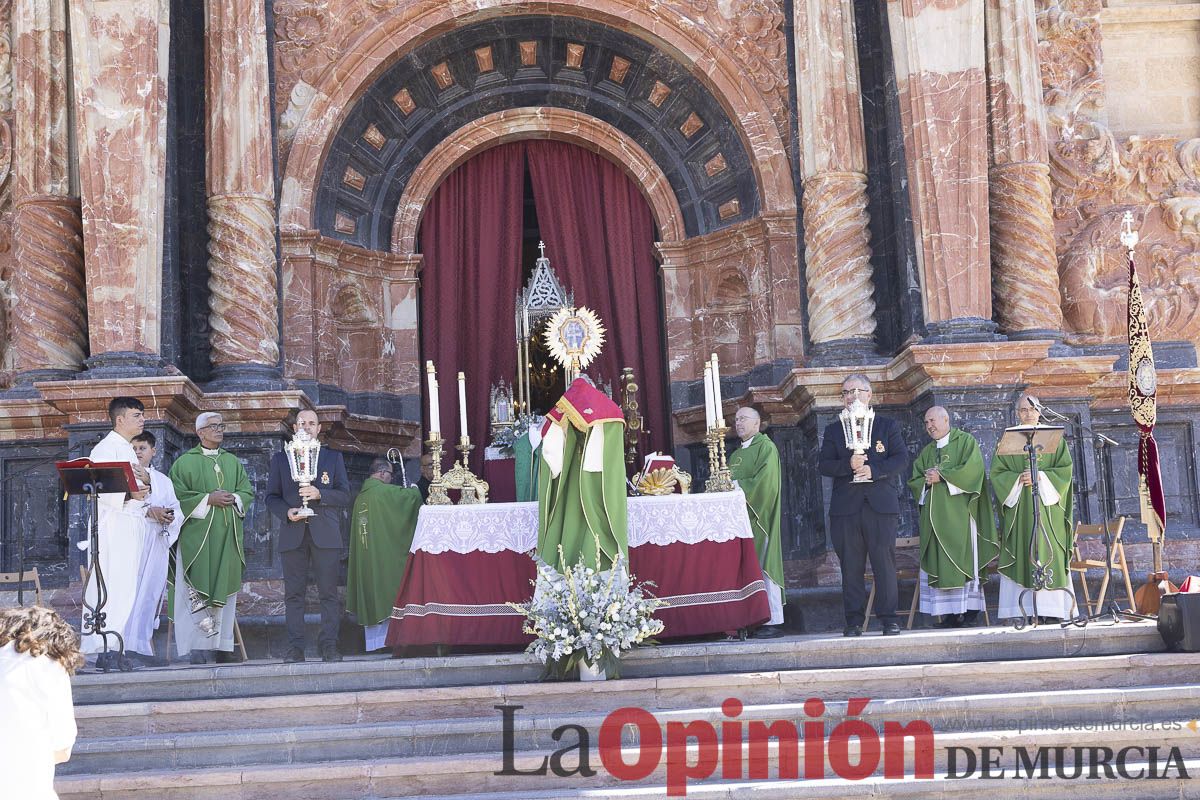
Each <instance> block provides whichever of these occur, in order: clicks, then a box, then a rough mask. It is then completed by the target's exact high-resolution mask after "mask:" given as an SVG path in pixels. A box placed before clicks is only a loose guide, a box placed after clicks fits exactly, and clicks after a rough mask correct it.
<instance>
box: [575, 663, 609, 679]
mask: <svg viewBox="0 0 1200 800" xmlns="http://www.w3.org/2000/svg"><path fill="white" fill-rule="evenodd" d="M579 680H581V681H604V680H608V674H607V673H606V672H605V671H604V668H603V667H601V666H600V665H599V664H595V665H593V666H590V667H589V666H588V665H587V664H586V663H584V662H583V661H580V662H579Z"/></svg>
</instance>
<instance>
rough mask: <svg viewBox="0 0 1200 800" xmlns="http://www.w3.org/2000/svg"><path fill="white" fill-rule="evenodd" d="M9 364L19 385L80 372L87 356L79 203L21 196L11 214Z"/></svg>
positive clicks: (68, 200)
mask: <svg viewBox="0 0 1200 800" xmlns="http://www.w3.org/2000/svg"><path fill="white" fill-rule="evenodd" d="M13 241H14V242H15V252H14V262H15V264H16V265H17V266H16V269H14V270H13V280H12V294H13V308H12V318H13V324H12V339H11V347H12V349H13V362H14V363H13V366H14V369H15V371H16V372H17V373H19V374H18V376H17V382H18V383H21V382H28V381H30V380H33V379H34V378H37V377H41V375H39V373H42V374H43V375H44V374H45V373H47V372H50V373H52V372H63V373H74V372H78V371H79V370H80V369H81V368H82V366H83V359H84V358H85V356H86V355H87V341H88V328H87V296H86V294H85V291H86V285H85V282H84V271H83V222H82V218H81V216H80V206H79V200H77V199H74V198H70V197H64V196H60V195H44V196H31V197H26V198H24V199H23V200H22V201H21V202H20V203H19V204H18V205H17V208H16V210H15V211H14V213H13Z"/></svg>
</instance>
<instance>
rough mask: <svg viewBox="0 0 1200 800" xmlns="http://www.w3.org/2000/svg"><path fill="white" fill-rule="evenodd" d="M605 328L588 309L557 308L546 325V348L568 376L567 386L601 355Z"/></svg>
mask: <svg viewBox="0 0 1200 800" xmlns="http://www.w3.org/2000/svg"><path fill="white" fill-rule="evenodd" d="M603 344H604V326H603V325H602V324H601V323H600V318H599V317H598V316H596V312H594V311H592V310H591V309H590V308H586V307H583V308H560V309H559V310H558V311H557V312H555V314H554V316H552V317H551V318H550V322H549V323H548V324H547V325H546V346H547V347H548V348H550V355H551V356H553V357H554V360H555V361H557V362H558V363H559V364H562V366H563V369H564V370H565V371H566V373H567V386H570V385H571V381H573V380H575V378H577V377H578V376H579V373H580V371H582V370H583V369H584V368H586V367H587V365H588V364H591V363H592V361H594V360H595V359H596V356H598V355H600V348H601V346H602V345H603Z"/></svg>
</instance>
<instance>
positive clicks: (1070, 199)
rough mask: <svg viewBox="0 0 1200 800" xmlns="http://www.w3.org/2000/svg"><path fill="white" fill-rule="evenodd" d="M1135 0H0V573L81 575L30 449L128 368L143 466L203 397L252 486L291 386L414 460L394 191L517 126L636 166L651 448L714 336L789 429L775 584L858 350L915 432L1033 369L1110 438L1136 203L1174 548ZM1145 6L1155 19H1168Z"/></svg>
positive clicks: (1001, 403) (78, 427) (1164, 270)
mask: <svg viewBox="0 0 1200 800" xmlns="http://www.w3.org/2000/svg"><path fill="white" fill-rule="evenodd" d="M1126 5H1127V4H1125V3H1111V4H1108V6H1112V7H1102V6H1101V3H1100V1H1099V0H1021V1H1020V2H1013V3H996V2H993V1H992V0H944V1H941V2H936V3H931V2H924V0H821V2H816V1H815V0H795V1H794V2H792V3H790V4H785V3H783V2H782V0H653V1H651V0H586V1H585V0H552V1H551V2H547V3H539V4H536V5H531V4H529V3H527V2H523V1H522V0H478V1H477V2H472V3H469V4H468V3H453V2H451V3H447V2H443V0H273V2H266V1H265V0H264V1H261V2H252V3H243V2H234V1H233V0H220V2H217V1H216V0H214V1H213V2H209V3H205V4H197V3H190V2H188V1H187V0H106V2H99V1H98V0H79V1H78V2H74V1H73V2H69V3H68V2H67V0H3V1H2V2H0V297H2V298H3V303H0V310H2V311H3V315H2V327H0V330H2V331H3V338H2V341H0V348H2V353H3V361H2V369H3V372H2V374H0V377H2V381H3V384H4V385H3V387H0V388H4V389H5V390H6V391H5V394H4V396H3V398H0V481H3V483H2V484H0V486H3V487H4V491H3V503H0V570H3V569H10V568H13V567H15V565H16V563H17V562H18V560H20V559H19V556H20V555H21V554H22V553H23V554H24V560H25V561H26V563H34V564H37V565H38V566H39V568H41V569H42V570H43V572H44V573H46V574H48V575H49V576H50V582H51V583H53V584H57V585H59V586H61V587H64V588H63V592H64V594H62V595H61V597H62V598H63V599H62V602H63V603H64V604H69V603H71V602H75V601H76V600H77V596H78V587H77V585H72V584H71V578H72V574H73V573H74V572H75V566H76V565H77V563H78V554H77V551H76V550H75V548H73V547H72V546H71V542H72V540H75V539H78V538H79V537H80V535H81V531H82V524H83V521H82V508H81V507H79V506H78V505H77V504H76V503H74V502H72V503H64V502H63V501H62V500H61V496H59V495H58V493H57V490H56V489H54V488H53V487H54V486H55V481H54V473H53V468H52V462H53V460H54V459H55V458H57V457H60V456H61V455H63V454H66V453H70V454H72V455H78V454H81V453H83V452H86V450H87V449H88V448H89V447H90V446H91V443H92V442H94V441H95V440H96V439H97V438H98V436H99V435H100V433H102V431H103V429H104V415H103V409H104V405H105V403H106V402H107V399H108V398H109V397H111V396H112V395H113V394H116V393H129V394H135V395H138V396H140V397H142V398H143V399H145V400H147V403H148V418H149V419H150V420H151V423H150V425H151V429H152V430H154V431H155V432H157V433H160V434H161V438H162V440H163V447H162V448H160V450H161V452H162V453H163V458H164V461H165V462H169V461H170V460H171V459H172V458H173V457H174V455H176V454H177V453H178V452H180V451H182V450H183V449H184V448H186V447H187V446H188V445H189V443H190V442H191V441H192V439H191V433H192V431H191V420H192V419H193V418H194V416H195V414H196V413H198V412H199V411H203V410H221V411H222V412H224V413H225V414H226V418H227V421H229V422H230V423H231V434H230V436H229V441H230V443H231V444H230V446H231V448H232V449H234V450H235V451H236V452H237V453H238V454H239V455H241V456H242V457H244V458H245V459H246V461H247V463H248V465H249V468H250V472H251V475H252V478H253V479H254V480H255V482H256V485H257V486H258V488H259V489H260V490H261V489H262V488H263V484H264V480H265V472H266V463H267V460H268V458H269V455H270V453H272V452H274V451H275V450H276V449H277V448H278V446H279V442H280V440H281V438H282V435H283V432H284V430H283V420H284V418H285V417H286V415H287V414H288V412H289V411H291V410H294V409H296V408H301V407H316V408H317V409H318V411H319V413H320V415H321V418H322V420H323V421H324V422H325V423H326V425H327V429H328V430H329V432H330V438H331V440H332V442H333V443H334V445H335V446H337V447H339V448H341V449H343V450H344V451H346V452H347V453H348V454H349V455H350V459H349V463H350V466H351V470H352V472H353V473H355V475H357V477H361V472H362V469H363V467H364V466H365V461H366V460H367V459H368V458H369V457H370V455H372V454H374V453H379V452H383V451H384V450H386V449H387V448H388V447H390V446H398V447H400V448H401V449H402V450H404V451H405V452H406V453H407V454H408V455H409V456H415V455H416V453H417V449H418V444H417V442H418V441H419V434H420V432H421V430H422V420H421V408H420V403H419V397H420V375H421V370H420V363H421V353H420V337H419V335H418V333H419V330H418V324H419V323H418V314H417V309H418V307H419V303H418V298H419V292H420V286H421V270H422V256H421V253H420V248H419V236H418V232H419V228H420V223H421V219H422V214H423V210H424V208H425V205H426V203H427V202H428V201H429V199H430V197H431V196H432V194H433V192H434V191H435V189H436V188H437V186H438V185H439V183H440V182H441V181H442V180H444V179H445V178H446V177H447V176H448V175H449V174H450V173H451V172H453V170H454V169H455V168H456V167H458V166H459V165H461V164H462V163H464V162H465V161H466V160H468V159H469V158H471V157H472V156H473V155H475V154H477V153H479V152H482V151H484V150H486V149H488V148H489V147H492V146H495V145H496V144H498V143H501V142H506V141H513V140H517V139H522V138H549V139H555V140H559V141H564V142H569V143H572V144H574V145H577V146H579V147H583V148H586V149H589V150H591V151H594V152H597V153H600V154H601V155H603V156H604V157H606V158H608V159H610V160H612V161H613V162H615V163H617V164H619V165H620V166H621V167H622V168H623V169H624V171H625V172H626V174H627V175H628V176H629V177H630V179H631V180H632V181H633V182H634V183H635V184H636V185H637V186H638V187H639V188H640V189H641V191H642V194H643V196H644V197H645V198H646V200H647V203H648V204H649V206H650V209H651V212H652V214H653V217H654V220H655V223H656V226H657V236H658V241H657V242H656V250H657V254H658V257H659V259H660V262H661V269H660V275H661V285H660V286H658V287H645V290H647V291H651V290H657V291H659V292H660V293H661V301H662V308H663V313H664V320H663V325H662V331H663V333H662V341H661V345H662V348H663V350H664V352H665V358H664V363H665V365H666V367H665V375H664V376H663V377H664V378H665V379H666V380H667V381H668V382H669V384H670V388H671V404H672V415H673V419H672V429H673V430H672V433H673V440H674V444H675V448H676V452H677V454H678V456H679V457H680V458H682V459H684V460H686V461H689V462H691V464H692V467H693V469H694V471H695V472H696V473H697V475H698V477H699V478H700V479H702V478H703V472H704V470H705V469H706V468H707V465H706V464H702V463H698V462H697V461H696V460H695V459H694V458H693V457H694V456H695V455H697V453H698V451H697V449H696V447H695V445H696V443H697V442H698V441H699V440H700V436H701V434H702V430H701V428H702V427H703V415H702V411H701V409H700V407H699V406H700V398H701V392H700V386H699V377H700V367H701V363H702V361H703V359H704V358H706V357H707V355H708V354H709V353H711V352H716V353H718V354H719V356H720V358H721V361H722V364H723V365H724V367H725V373H726V378H725V380H726V386H725V387H724V388H725V397H726V398H727V401H728V403H729V404H730V405H731V406H732V405H733V404H734V403H742V402H747V403H754V404H756V405H758V406H759V407H760V408H761V409H762V410H763V411H764V412H765V414H766V416H767V419H768V421H769V424H770V430H771V435H772V436H773V437H774V438H775V439H776V441H777V442H778V444H779V445H780V449H781V452H782V454H783V458H784V461H785V466H784V469H785V475H786V476H787V480H786V482H785V483H786V488H785V498H784V505H785V508H784V517H785V537H786V550H787V553H788V556H789V558H790V563H789V571H790V573H791V574H792V576H793V577H794V578H795V579H796V580H797V581H798V582H799V583H813V584H815V583H820V582H823V581H828V580H829V579H830V577H831V576H830V573H829V572H828V570H827V569H823V568H822V565H823V564H825V560H826V551H827V542H826V534H825V528H826V526H825V514H824V507H825V504H826V502H827V492H828V487H826V486H824V485H823V484H822V481H821V480H820V479H819V476H817V475H816V472H815V468H816V464H815V454H816V450H817V446H818V435H819V431H821V430H823V428H824V425H825V424H827V423H828V422H829V421H830V420H831V419H832V418H833V415H834V414H835V413H836V411H837V409H838V407H839V405H840V399H839V397H838V395H837V389H838V386H839V383H840V381H841V379H842V377H843V376H844V375H846V374H848V373H849V372H851V371H865V372H866V373H867V374H868V375H870V376H871V378H872V380H873V381H875V386H876V397H877V401H878V402H879V404H880V407H881V410H882V412H883V413H887V414H890V415H892V416H895V417H897V418H898V419H900V421H901V422H902V424H903V426H904V429H905V432H906V436H907V438H908V440H909V442H910V445H911V447H912V448H913V450H914V452H915V450H916V449H917V448H919V447H920V446H921V444H922V436H923V434H922V433H921V428H920V424H919V421H920V418H921V414H922V413H923V411H924V410H925V409H926V408H927V407H928V406H929V405H930V404H931V403H935V402H937V403H941V404H944V405H947V406H949V407H950V408H951V409H952V411H953V413H954V419H955V423H956V424H960V425H962V426H963V427H965V428H967V429H968V430H970V431H972V432H973V433H976V434H977V435H979V436H980V438H981V440H982V441H983V442H984V445H985V450H990V449H991V447H992V445H993V444H994V442H995V441H996V439H997V438H998V436H999V433H1000V431H1001V430H1002V429H1003V427H1004V426H1005V425H1007V424H1009V423H1010V421H1011V409H1010V408H1009V406H1010V404H1011V402H1012V400H1013V399H1014V398H1015V396H1016V395H1017V393H1018V392H1019V391H1020V390H1021V389H1023V388H1024V387H1026V386H1033V387H1036V388H1037V389H1038V390H1039V391H1040V392H1041V393H1042V395H1043V397H1044V398H1046V399H1047V400H1049V401H1052V402H1053V403H1055V404H1057V406H1058V407H1059V408H1060V410H1063V411H1064V413H1068V414H1069V415H1071V416H1072V417H1073V418H1076V419H1078V420H1079V421H1080V422H1081V423H1083V424H1085V425H1088V426H1090V427H1093V428H1095V429H1097V430H1102V431H1104V432H1105V433H1107V434H1108V435H1110V436H1112V437H1113V438H1115V439H1117V440H1118V441H1121V442H1122V443H1128V442H1131V441H1132V437H1133V436H1134V429H1133V427H1132V422H1131V420H1130V418H1129V417H1128V414H1127V413H1126V411H1125V399H1124V397H1125V383H1124V381H1125V373H1124V372H1123V370H1124V364H1123V363H1122V362H1121V360H1120V359H1121V350H1122V343H1123V340H1124V336H1125V291H1126V289H1125V282H1126V271H1125V270H1126V265H1125V260H1124V251H1123V249H1122V248H1121V247H1120V244H1119V241H1118V239H1117V225H1118V222H1119V220H1120V217H1121V215H1122V214H1123V213H1124V212H1125V211H1126V210H1133V211H1134V212H1135V216H1136V219H1137V226H1138V228H1139V230H1140V232H1141V236H1142V244H1141V245H1140V246H1139V249H1138V254H1137V257H1138V267H1139V270H1140V271H1141V277H1142V285H1143V290H1144V292H1145V295H1146V299H1147V304H1148V308H1149V312H1150V324H1151V330H1152V333H1153V334H1154V336H1155V338H1156V343H1157V345H1158V347H1157V350H1156V354H1157V356H1158V358H1159V361H1160V370H1161V371H1160V409H1161V418H1162V423H1161V425H1160V446H1161V448H1162V451H1163V459H1164V470H1165V473H1166V484H1167V494H1168V504H1169V505H1168V508H1169V512H1170V513H1171V519H1172V521H1171V536H1172V537H1173V543H1172V546H1171V547H1168V551H1167V555H1168V560H1169V561H1171V563H1173V564H1176V565H1183V564H1186V563H1187V559H1189V558H1190V557H1191V555H1192V554H1193V553H1194V552H1195V550H1196V548H1195V547H1194V545H1193V544H1187V543H1188V542H1193V543H1194V542H1195V541H1198V540H1200V483H1198V481H1200V476H1198V475H1197V473H1196V470H1195V468H1194V466H1193V465H1194V463H1195V457H1196V455H1197V452H1196V448H1197V444H1196V443H1197V442H1198V441H1200V435H1198V434H1200V431H1198V430H1197V429H1196V425H1197V423H1196V422H1194V421H1193V419H1194V418H1195V417H1196V416H1197V415H1196V414H1195V411H1196V410H1197V409H1198V408H1200V397H1198V394H1200V373H1198V372H1197V370H1196V369H1195V364H1196V357H1195V348H1196V346H1197V344H1200V289H1197V287H1198V286H1200V139H1197V138H1195V137H1196V136H1197V135H1200V130H1196V129H1189V128H1188V127H1187V124H1188V123H1187V120H1189V119H1191V117H1189V116H1188V113H1190V112H1187V111H1186V110H1185V111H1184V112H1181V114H1180V115H1179V116H1178V118H1179V119H1180V120H1182V121H1183V122H1181V124H1179V125H1176V126H1175V128H1171V126H1170V125H1169V124H1168V123H1167V122H1163V121H1162V120H1160V121H1158V122H1156V124H1155V126H1154V128H1153V130H1151V131H1147V133H1149V134H1151V135H1147V136H1141V137H1139V136H1137V135H1135V134H1136V133H1137V131H1131V130H1130V129H1129V126H1128V121H1127V115H1126V116H1125V117H1122V119H1123V120H1125V121H1122V122H1121V125H1122V127H1120V128H1113V127H1110V124H1109V120H1108V118H1107V117H1106V115H1105V101H1106V98H1108V99H1111V98H1113V97H1114V96H1116V97H1117V98H1118V100H1120V98H1121V97H1122V95H1120V93H1119V92H1117V94H1116V95H1114V90H1113V89H1112V85H1111V84H1110V82H1109V80H1108V79H1107V77H1106V76H1105V74H1104V71H1103V67H1104V53H1105V47H1104V36H1105V32H1106V31H1107V30H1109V29H1110V28H1111V26H1117V29H1119V30H1120V31H1121V34H1120V35H1121V36H1124V37H1126V39H1127V38H1128V37H1129V36H1130V35H1132V34H1131V33H1130V31H1133V30H1134V29H1135V27H1136V26H1135V21H1136V18H1135V17H1134V16H1132V15H1133V14H1134V12H1133V10H1132V9H1131V8H1116V7H1117V6H1126ZM1151 5H1154V4H1151ZM1166 5H1168V4H1165V3H1164V4H1163V6H1164V7H1165V6H1166ZM1170 5H1178V6H1179V7H1184V6H1187V7H1189V8H1190V7H1194V6H1195V4H1186V3H1185V4H1170ZM1154 8H1155V11H1154V13H1153V14H1152V15H1151V17H1150V18H1148V19H1151V22H1142V23H1138V24H1141V26H1142V28H1138V30H1142V29H1144V30H1145V31H1146V32H1147V33H1146V35H1147V36H1151V35H1152V34H1153V31H1154V30H1155V28H1154V25H1156V24H1159V23H1158V22H1153V20H1159V21H1160V22H1161V24H1162V25H1168V24H1170V25H1178V24H1184V23H1187V21H1188V20H1190V19H1192V18H1191V17H1188V16H1187V13H1188V11H1187V10H1186V9H1185V11H1183V12H1180V11H1177V10H1176V11H1170V10H1164V8H1160V7H1158V6H1154ZM789 17H790V18H789ZM1180 20H1182V22H1181V21H1180ZM1122 26H1123V27H1122ZM206 37H207V39H206ZM69 80H73V81H74V85H73V86H71V87H68V86H67V81H69ZM1181 80H1182V79H1181ZM1122 85H1123V84H1122ZM68 89H70V91H68ZM1184 91H1185V92H1188V91H1191V89H1190V88H1188V87H1187V86H1185V89H1184ZM1194 99H1195V98H1190V100H1194ZM1185 100H1188V101H1189V102H1190V100H1189V99H1188V98H1185ZM1119 107H1120V108H1122V109H1123V108H1124V107H1125V106H1124V105H1120V106H1119ZM1187 108H1191V106H1190V105H1189V106H1187ZM1122 113H1124V112H1122ZM1197 118H1198V119H1200V116H1198V117H1197ZM69 126H73V127H74V133H73V135H70V134H71V131H70V128H69ZM1118 131H1119V132H1118ZM495 333H496V334H499V333H502V332H495ZM614 335H639V336H655V335H658V333H657V332H651V331H638V332H614ZM1073 447H1074V448H1075V450H1074V452H1075V455H1076V458H1077V463H1078V464H1079V470H1080V481H1079V487H1080V492H1081V499H1080V503H1079V506H1080V508H1081V515H1082V517H1083V518H1085V519H1087V520H1095V519H1098V518H1099V517H1100V516H1103V515H1106V514H1107V515H1111V514H1115V513H1124V514H1131V515H1133V516H1136V511H1137V501H1136V494H1135V492H1134V489H1133V487H1134V486H1135V479H1134V476H1135V471H1134V467H1133V465H1132V462H1131V461H1130V456H1129V449H1128V448H1127V447H1123V448H1119V449H1115V450H1110V451H1106V452H1105V453H1103V454H1101V456H1100V457H1097V455H1096V454H1095V453H1094V451H1093V449H1092V447H1091V440H1090V438H1089V437H1088V436H1086V435H1078V436H1076V437H1075V438H1074V439H1073ZM1097 480H1105V481H1107V482H1108V483H1109V485H1110V486H1111V488H1112V489H1113V492H1112V496H1113V502H1112V504H1111V507H1110V508H1108V509H1101V508H1100V504H1099V499H1098V496H1097V492H1096V491H1095V488H1094V487H1095V485H1096V481H1097ZM905 505H906V507H907V505H908V504H907V503H906V504H905ZM911 524H912V520H911V519H906V521H905V525H906V527H911ZM1132 528H1133V531H1134V532H1133V533H1132V534H1131V535H1132V537H1133V540H1134V541H1135V542H1136V541H1137V538H1138V535H1139V534H1138V532H1137V531H1138V526H1136V525H1135V526H1132ZM18 531H20V532H21V534H22V535H21V536H18V535H17V534H18ZM248 531H249V533H248V541H247V552H248V558H249V571H248V578H249V579H250V581H251V585H250V586H249V587H248V589H247V592H248V596H247V599H248V603H247V605H246V606H245V607H246V608H248V609H250V613H262V614H275V613H278V602H277V600H278V597H277V591H275V587H274V585H273V584H271V583H269V582H270V581H272V580H274V578H275V577H276V576H277V575H278V559H277V556H276V555H275V553H274V552H273V548H272V544H271V543H272V532H273V531H272V523H271V521H270V519H269V517H268V515H267V514H266V512H265V508H263V507H262V506H261V505H259V506H257V507H256V509H255V510H254V512H253V514H252V516H251V518H250V522H249V526H248ZM1140 547H1141V546H1140V545H1135V548H1134V551H1133V552H1134V553H1135V556H1134V559H1135V563H1136V564H1137V567H1136V568H1137V569H1138V570H1142V569H1145V568H1146V567H1147V566H1148V562H1147V560H1146V558H1145V557H1144V554H1142V552H1141V550H1140V549H1139V548H1140ZM75 583H76V584H77V581H76V582H75ZM71 586H73V588H71ZM72 592H74V594H72Z"/></svg>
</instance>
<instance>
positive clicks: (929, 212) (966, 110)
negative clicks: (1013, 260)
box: [887, 0, 997, 342]
mask: <svg viewBox="0 0 1200 800" xmlns="http://www.w3.org/2000/svg"><path fill="white" fill-rule="evenodd" d="M985 2H986V0H945V1H944V2H937V3H929V2H924V0H887V12H888V24H889V28H890V32H891V39H892V54H893V58H894V61H895V70H896V86H897V90H898V93H899V95H900V117H901V125H902V128H903V130H904V151H905V156H906V158H907V161H908V176H909V196H910V200H911V203H912V214H913V227H914V228H915V231H916V234H917V259H918V261H919V262H920V274H921V279H922V291H923V294H924V302H925V324H926V328H927V329H928V331H929V340H930V341H952V342H953V341H958V342H963V341H980V340H990V339H995V338H997V336H996V333H995V330H996V324H995V323H994V322H992V279H991V274H992V270H991V259H990V245H989V236H988V170H987V147H988V141H987V139H988V129H987V116H986V115H987V82H986V76H985V54H984V30H983V29H984V23H983V9H984V3H985Z"/></svg>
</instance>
